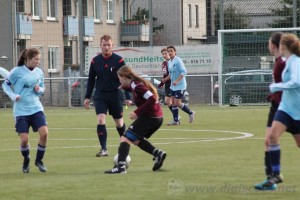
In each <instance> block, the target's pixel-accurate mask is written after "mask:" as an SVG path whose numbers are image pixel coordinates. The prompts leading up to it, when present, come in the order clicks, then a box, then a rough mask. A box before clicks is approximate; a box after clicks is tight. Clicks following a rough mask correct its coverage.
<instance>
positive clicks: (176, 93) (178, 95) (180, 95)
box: [170, 89, 185, 99]
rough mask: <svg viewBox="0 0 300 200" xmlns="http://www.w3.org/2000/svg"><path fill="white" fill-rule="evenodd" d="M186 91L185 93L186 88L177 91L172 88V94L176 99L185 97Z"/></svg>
mask: <svg viewBox="0 0 300 200" xmlns="http://www.w3.org/2000/svg"><path fill="white" fill-rule="evenodd" d="M184 93H185V90H175V91H173V90H171V89H170V96H171V97H174V98H175V99H183V96H184Z"/></svg>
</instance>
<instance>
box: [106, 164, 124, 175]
mask: <svg viewBox="0 0 300 200" xmlns="http://www.w3.org/2000/svg"><path fill="white" fill-rule="evenodd" d="M104 173H105V174H126V173H127V170H126V167H125V165H122V166H120V167H118V166H114V167H113V168H112V169H111V170H107V171H105V172H104Z"/></svg>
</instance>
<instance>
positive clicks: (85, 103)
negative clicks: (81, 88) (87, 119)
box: [83, 99, 90, 110]
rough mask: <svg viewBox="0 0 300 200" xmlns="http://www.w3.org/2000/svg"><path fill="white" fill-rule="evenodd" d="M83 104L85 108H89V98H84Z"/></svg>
mask: <svg viewBox="0 0 300 200" xmlns="http://www.w3.org/2000/svg"><path fill="white" fill-rule="evenodd" d="M83 104H84V107H85V109H87V110H88V109H90V100H89V99H85V100H84V102H83Z"/></svg>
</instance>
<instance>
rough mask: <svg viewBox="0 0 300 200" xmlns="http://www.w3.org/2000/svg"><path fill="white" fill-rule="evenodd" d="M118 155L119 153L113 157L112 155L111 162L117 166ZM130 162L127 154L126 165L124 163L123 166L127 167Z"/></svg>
mask: <svg viewBox="0 0 300 200" xmlns="http://www.w3.org/2000/svg"><path fill="white" fill-rule="evenodd" d="M118 157H119V154H116V155H115V157H114V160H113V162H114V165H115V166H118V162H119V161H118ZM130 163H131V157H130V156H129V155H128V156H127V158H126V165H125V167H126V168H128V167H129V165H130Z"/></svg>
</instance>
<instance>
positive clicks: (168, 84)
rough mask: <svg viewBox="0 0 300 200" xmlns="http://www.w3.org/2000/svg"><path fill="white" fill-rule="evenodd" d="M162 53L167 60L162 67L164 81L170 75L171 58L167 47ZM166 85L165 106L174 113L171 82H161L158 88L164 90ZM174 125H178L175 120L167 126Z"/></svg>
mask: <svg viewBox="0 0 300 200" xmlns="http://www.w3.org/2000/svg"><path fill="white" fill-rule="evenodd" d="M160 52H161V54H162V56H163V58H164V59H165V60H164V61H163V62H162V65H161V69H162V73H163V79H164V78H166V77H167V76H168V75H169V70H168V61H169V60H170V56H169V54H168V50H167V48H165V47H164V48H162V49H161V51H160ZM164 85H165V104H166V105H167V106H168V107H169V109H170V111H171V112H172V101H173V100H174V99H172V98H171V96H170V87H171V80H167V81H166V82H163V81H161V82H160V84H159V85H158V88H162V87H163V86H164ZM178 122H179V124H180V116H179V117H178ZM172 124H176V123H174V119H173V120H172V121H171V122H169V123H168V124H167V125H172Z"/></svg>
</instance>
